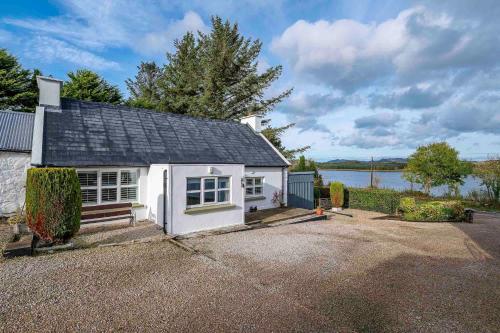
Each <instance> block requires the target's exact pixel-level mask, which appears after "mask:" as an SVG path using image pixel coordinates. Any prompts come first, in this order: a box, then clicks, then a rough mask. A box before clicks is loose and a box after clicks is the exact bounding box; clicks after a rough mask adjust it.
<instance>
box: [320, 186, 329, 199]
mask: <svg viewBox="0 0 500 333" xmlns="http://www.w3.org/2000/svg"><path fill="white" fill-rule="evenodd" d="M317 189H318V190H319V197H320V198H330V187H328V186H321V187H317Z"/></svg>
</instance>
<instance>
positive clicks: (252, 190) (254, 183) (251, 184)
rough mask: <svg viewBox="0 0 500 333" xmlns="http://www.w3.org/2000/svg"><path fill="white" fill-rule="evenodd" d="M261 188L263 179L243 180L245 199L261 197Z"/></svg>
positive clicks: (249, 178) (248, 178)
mask: <svg viewBox="0 0 500 333" xmlns="http://www.w3.org/2000/svg"><path fill="white" fill-rule="evenodd" d="M263 186H264V178H263V177H247V178H245V195H246V196H247V197H254V196H261V195H262V193H263V191H262V188H263Z"/></svg>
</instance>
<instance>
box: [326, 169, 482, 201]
mask: <svg viewBox="0 0 500 333" xmlns="http://www.w3.org/2000/svg"><path fill="white" fill-rule="evenodd" d="M319 173H320V174H321V175H322V176H323V182H324V183H325V184H328V183H329V182H332V181H339V182H342V183H344V185H346V186H352V187H368V186H370V171H351V170H319ZM373 174H374V177H375V176H376V177H378V178H379V179H380V183H379V188H391V189H395V190H409V189H410V187H411V184H410V183H409V182H408V181H406V180H405V179H404V178H403V177H402V175H403V173H402V172H401V171H380V172H377V171H375V172H374V173H373ZM480 187H481V182H480V181H479V180H478V179H476V178H474V177H472V176H468V177H467V178H466V180H465V183H464V185H462V186H461V187H460V193H461V194H462V195H467V193H469V191H471V190H474V189H475V190H477V189H479V188H480ZM413 189H414V190H420V189H421V187H420V186H419V185H416V184H415V185H414V186H413ZM447 190H448V187H447V186H439V187H434V188H432V190H431V192H432V194H433V195H437V196H439V195H443V194H445V193H446V192H447Z"/></svg>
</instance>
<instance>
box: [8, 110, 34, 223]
mask: <svg viewBox="0 0 500 333" xmlns="http://www.w3.org/2000/svg"><path fill="white" fill-rule="evenodd" d="M34 118H35V115H34V114H32V113H25V112H14V111H0V216H9V215H12V214H14V213H15V212H16V211H17V209H20V208H21V207H22V206H23V204H24V197H25V186H26V171H27V170H28V168H29V167H30V162H31V138H32V133H33V120H34Z"/></svg>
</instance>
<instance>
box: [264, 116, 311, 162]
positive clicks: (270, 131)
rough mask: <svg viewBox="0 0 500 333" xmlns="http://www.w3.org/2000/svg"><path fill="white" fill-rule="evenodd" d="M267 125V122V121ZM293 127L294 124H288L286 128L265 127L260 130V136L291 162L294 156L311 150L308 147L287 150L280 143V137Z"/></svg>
mask: <svg viewBox="0 0 500 333" xmlns="http://www.w3.org/2000/svg"><path fill="white" fill-rule="evenodd" d="M267 123H268V124H269V121H267ZM293 126H295V124H293V123H292V124H288V125H286V126H282V127H271V126H267V127H266V128H264V129H263V130H262V134H263V135H264V136H265V137H266V138H267V139H268V140H269V142H271V143H272V144H273V146H274V147H276V149H278V150H279V151H280V153H281V154H282V155H283V156H285V158H286V159H288V160H293V159H295V156H296V155H297V154H301V153H303V152H305V151H306V150H308V149H309V148H311V147H310V146H303V147H300V148H296V149H287V148H286V147H285V146H284V145H283V142H282V141H281V136H282V135H283V134H284V133H285V131H286V130H288V129H289V128H291V127H293Z"/></svg>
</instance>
